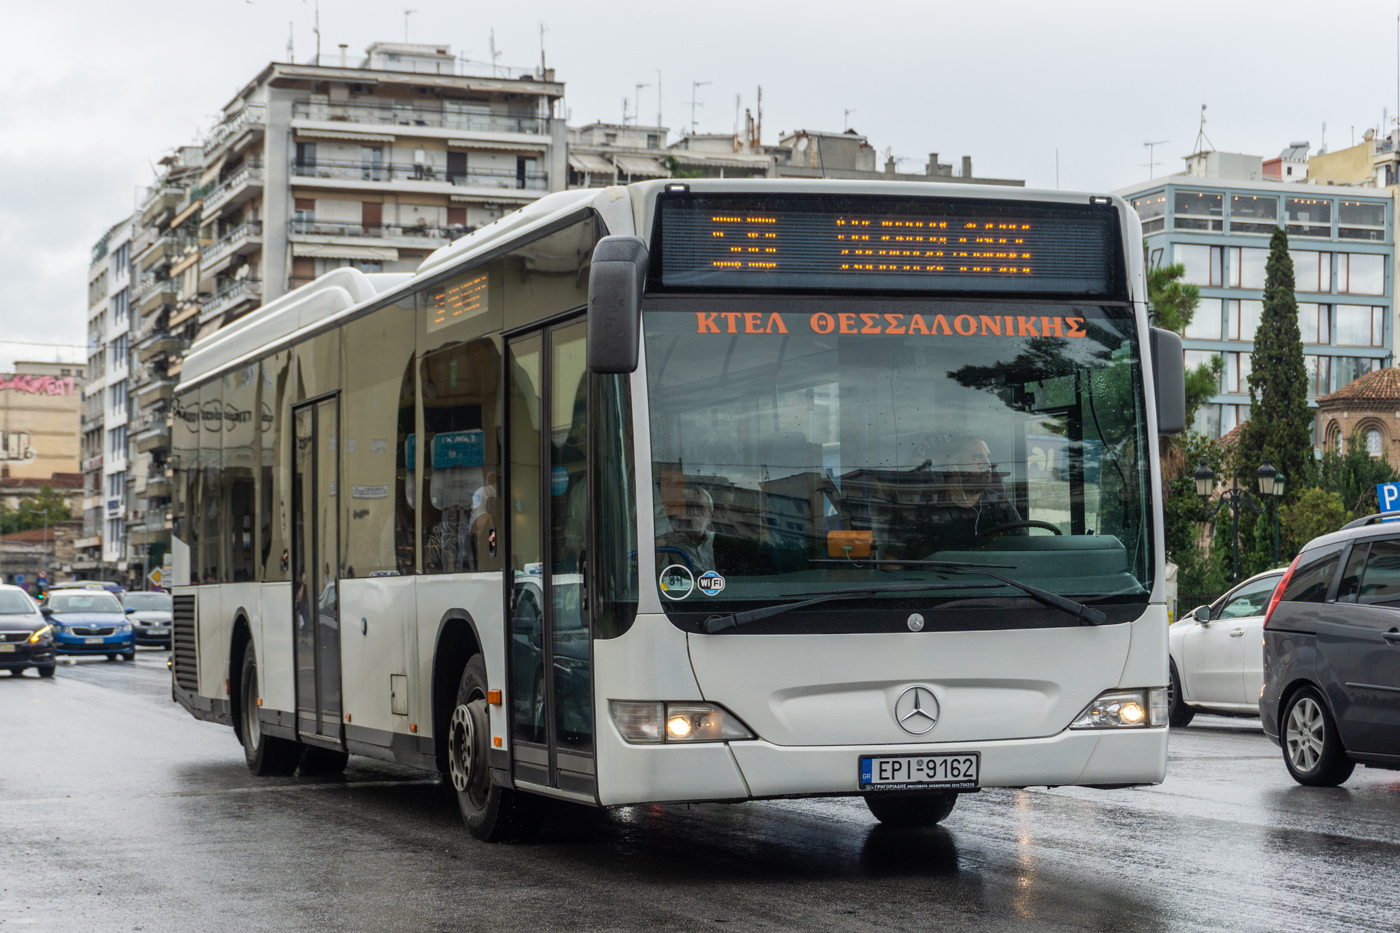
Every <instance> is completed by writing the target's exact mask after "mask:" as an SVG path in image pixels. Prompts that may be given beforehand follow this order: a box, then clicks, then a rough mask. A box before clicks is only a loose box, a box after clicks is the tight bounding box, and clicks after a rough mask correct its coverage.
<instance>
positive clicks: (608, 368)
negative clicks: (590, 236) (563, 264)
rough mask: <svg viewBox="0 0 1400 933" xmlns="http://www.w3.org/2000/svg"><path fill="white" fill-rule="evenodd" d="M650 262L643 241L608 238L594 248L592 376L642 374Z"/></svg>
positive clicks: (590, 283)
mask: <svg viewBox="0 0 1400 933" xmlns="http://www.w3.org/2000/svg"><path fill="white" fill-rule="evenodd" d="M648 258H649V257H648V254H647V245H646V243H645V242H644V241H643V240H642V238H641V237H635V236H605V237H603V238H602V239H601V240H599V241H598V245H597V246H596V247H594V249H593V263H592V266H591V269H590V272H589V276H588V371H589V372H592V373H632V372H636V371H637V354H638V350H639V349H640V347H641V340H642V284H643V283H644V282H645V281H646V275H647V262H648Z"/></svg>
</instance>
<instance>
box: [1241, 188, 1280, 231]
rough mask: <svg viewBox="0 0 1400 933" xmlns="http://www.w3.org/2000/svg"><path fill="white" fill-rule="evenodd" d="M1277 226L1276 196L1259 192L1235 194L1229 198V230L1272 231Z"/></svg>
mask: <svg viewBox="0 0 1400 933" xmlns="http://www.w3.org/2000/svg"><path fill="white" fill-rule="evenodd" d="M1276 226H1278V198H1276V197H1272V196H1266V195H1259V194H1237V195H1234V196H1233V197H1231V198H1230V232H1231V233H1262V234H1269V233H1273V232H1274V227H1276Z"/></svg>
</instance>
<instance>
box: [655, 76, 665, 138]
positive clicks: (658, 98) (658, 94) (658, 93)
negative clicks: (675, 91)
mask: <svg viewBox="0 0 1400 933" xmlns="http://www.w3.org/2000/svg"><path fill="white" fill-rule="evenodd" d="M665 125H666V124H664V123H662V122H661V69H660V68H658V69H656V126H657V128H658V129H659V128H661V127H663V126H665Z"/></svg>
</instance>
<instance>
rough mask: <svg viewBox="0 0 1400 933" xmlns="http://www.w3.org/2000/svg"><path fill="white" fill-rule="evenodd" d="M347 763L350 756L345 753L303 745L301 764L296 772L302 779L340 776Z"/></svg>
mask: <svg viewBox="0 0 1400 933" xmlns="http://www.w3.org/2000/svg"><path fill="white" fill-rule="evenodd" d="M349 763H350V755H349V754H348V753H346V752H337V751H334V750H333V749H329V748H320V747H318V746H315V745H303V746H302V749H301V763H300V764H299V765H298V766H297V770H298V772H299V773H300V774H301V775H302V777H309V776H311V775H330V774H340V773H341V772H342V771H344V770H345V766H346V765H347V764H349Z"/></svg>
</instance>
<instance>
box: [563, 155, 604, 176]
mask: <svg viewBox="0 0 1400 933" xmlns="http://www.w3.org/2000/svg"><path fill="white" fill-rule="evenodd" d="M569 167H570V168H572V169H573V170H574V171H576V172H585V173H587V174H589V175H612V173H613V167H612V163H611V162H609V161H608V160H607V159H605V158H603V157H602V156H599V155H594V154H593V153H591V152H571V153H569Z"/></svg>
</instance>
